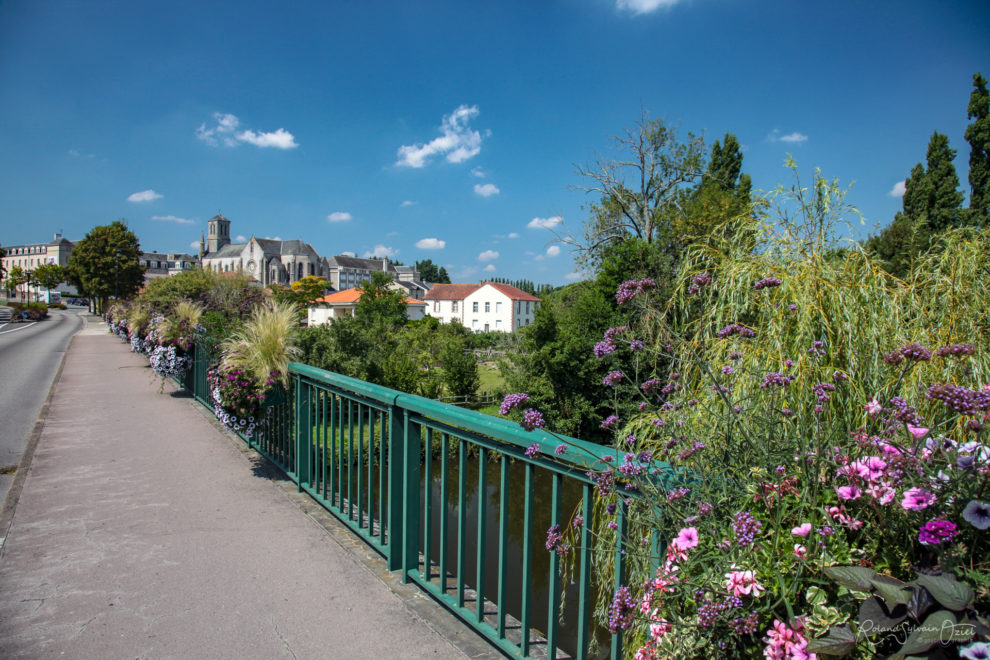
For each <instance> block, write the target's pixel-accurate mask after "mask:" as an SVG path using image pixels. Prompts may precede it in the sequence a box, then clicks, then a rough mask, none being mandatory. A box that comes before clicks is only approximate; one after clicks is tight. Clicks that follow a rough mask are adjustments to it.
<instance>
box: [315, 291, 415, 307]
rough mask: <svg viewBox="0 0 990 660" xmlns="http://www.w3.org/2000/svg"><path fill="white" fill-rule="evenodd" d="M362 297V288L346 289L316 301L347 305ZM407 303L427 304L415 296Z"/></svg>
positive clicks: (407, 300) (407, 299)
mask: <svg viewBox="0 0 990 660" xmlns="http://www.w3.org/2000/svg"><path fill="white" fill-rule="evenodd" d="M360 298H361V289H344V290H343V291H338V292H337V293H331V294H330V295H329V296H323V297H322V298H317V299H316V302H324V303H337V304H338V305H346V304H349V303H357V301H358V300H359V299H360ZM404 300H405V301H406V304H407V305H425V304H426V303H425V302H423V301H422V300H416V299H415V298H408V297H407V298H405V299H404Z"/></svg>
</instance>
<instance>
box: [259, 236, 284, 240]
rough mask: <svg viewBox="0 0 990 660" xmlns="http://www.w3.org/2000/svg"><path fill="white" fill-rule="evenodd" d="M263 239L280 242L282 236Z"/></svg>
mask: <svg viewBox="0 0 990 660" xmlns="http://www.w3.org/2000/svg"><path fill="white" fill-rule="evenodd" d="M262 238H264V239H266V240H269V241H280V240H282V237H281V236H263V237H262Z"/></svg>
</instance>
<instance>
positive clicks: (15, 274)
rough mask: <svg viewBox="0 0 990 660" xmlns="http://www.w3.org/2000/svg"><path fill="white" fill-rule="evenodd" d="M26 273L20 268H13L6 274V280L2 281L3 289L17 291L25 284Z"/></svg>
mask: <svg viewBox="0 0 990 660" xmlns="http://www.w3.org/2000/svg"><path fill="white" fill-rule="evenodd" d="M29 279H30V278H29V277H28V274H27V272H25V270H24V269H23V268H21V267H20V266H14V267H13V268H11V269H10V272H9V273H7V277H6V279H4V287H5V288H6V289H8V290H10V291H15V292H16V291H18V290H19V289H20V287H21V286H23V285H25V284H27V282H28V280H29Z"/></svg>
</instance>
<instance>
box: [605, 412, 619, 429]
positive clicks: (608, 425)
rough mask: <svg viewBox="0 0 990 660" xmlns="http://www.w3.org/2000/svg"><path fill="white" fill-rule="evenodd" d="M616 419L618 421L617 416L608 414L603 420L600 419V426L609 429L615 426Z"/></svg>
mask: <svg viewBox="0 0 990 660" xmlns="http://www.w3.org/2000/svg"><path fill="white" fill-rule="evenodd" d="M618 421H619V418H618V417H616V416H615V415H609V416H608V417H606V418H605V419H604V420H602V428H603V429H610V428H612V427H613V426H615V423H616V422H618Z"/></svg>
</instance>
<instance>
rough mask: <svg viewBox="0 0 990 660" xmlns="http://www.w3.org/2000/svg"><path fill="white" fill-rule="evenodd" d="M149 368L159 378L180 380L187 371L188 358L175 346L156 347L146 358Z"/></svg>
mask: <svg viewBox="0 0 990 660" xmlns="http://www.w3.org/2000/svg"><path fill="white" fill-rule="evenodd" d="M148 360H149V362H150V363H151V368H152V369H154V371H155V373H156V374H158V376H159V377H161V378H182V377H183V376H184V375H185V373H186V371H187V370H188V369H189V363H190V361H189V358H188V357H186V356H184V355H182V354H180V353H179V351H178V350H177V349H176V347H175V346H156V347H155V348H154V350H153V351H152V352H151V355H150V356H149V357H148Z"/></svg>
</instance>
